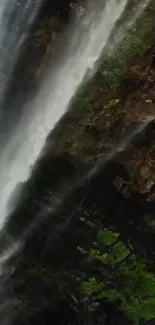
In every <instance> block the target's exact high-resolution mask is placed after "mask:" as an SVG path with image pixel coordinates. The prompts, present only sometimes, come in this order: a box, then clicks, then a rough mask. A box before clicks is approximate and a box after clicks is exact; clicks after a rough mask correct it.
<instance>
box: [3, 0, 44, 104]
mask: <svg viewBox="0 0 155 325" xmlns="http://www.w3.org/2000/svg"><path fill="white" fill-rule="evenodd" d="M41 2H42V0H38V1H33V0H19V1H18V0H11V1H10V0H1V3H0V81H1V83H0V103H1V102H2V101H3V97H4V94H5V89H6V86H7V83H8V82H9V79H10V76H11V72H12V69H13V67H14V64H15V62H16V60H17V58H18V53H19V51H20V48H21V46H22V44H23V42H24V40H25V39H26V38H27V36H28V33H29V29H30V26H31V25H32V23H33V22H34V19H35V17H36V14H37V12H38V10H39V7H40V4H41Z"/></svg>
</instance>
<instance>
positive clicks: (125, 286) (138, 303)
mask: <svg viewBox="0 0 155 325" xmlns="http://www.w3.org/2000/svg"><path fill="white" fill-rule="evenodd" d="M87 224H89V223H87ZM90 226H91V227H92V226H93V224H92V223H91V224H90ZM85 253H86V252H85ZM87 253H88V254H89V255H90V256H91V258H93V259H94V260H98V261H99V262H100V263H101V264H100V266H99V270H100V271H99V274H98V276H93V277H90V278H88V279H87V280H86V281H85V282H84V283H83V285H82V288H83V290H84V292H85V294H87V295H88V296H90V298H91V299H96V298H100V299H105V300H107V301H110V302H118V303H119V306H120V309H121V310H123V311H124V312H125V314H126V315H127V316H128V317H129V318H130V319H131V320H132V321H133V322H134V323H138V321H139V320H140V319H145V320H150V319H152V318H153V317H155V277H154V275H153V274H152V273H150V272H149V271H148V270H147V267H146V265H145V262H144V261H141V260H139V259H137V258H136V256H135V254H134V252H133V250H132V247H130V246H129V247H127V246H126V245H125V244H124V243H123V241H122V240H121V239H120V235H119V234H118V233H116V232H114V231H112V230H109V229H101V230H99V231H98V233H97V238H96V242H94V244H93V247H92V248H91V249H90V250H89V251H88V252H87Z"/></svg>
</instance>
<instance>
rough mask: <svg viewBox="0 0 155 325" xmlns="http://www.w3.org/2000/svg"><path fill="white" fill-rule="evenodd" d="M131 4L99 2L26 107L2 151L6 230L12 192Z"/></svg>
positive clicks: (0, 221)
mask: <svg viewBox="0 0 155 325" xmlns="http://www.w3.org/2000/svg"><path fill="white" fill-rule="evenodd" d="M127 3H128V0H119V1H118V0H107V1H104V2H103V1H98V2H95V6H93V5H92V8H90V9H89V11H88V13H87V15H86V16H85V17H83V19H82V20H81V22H80V25H78V26H74V28H73V31H72V33H71V31H69V37H68V46H67V49H66V52H65V51H64V53H63V56H62V58H61V61H60V62H59V65H57V67H56V68H52V67H51V70H50V71H49V73H48V74H47V75H46V79H45V80H44V82H43V83H42V85H41V87H40V90H39V91H38V94H37V97H36V98H35V99H34V100H33V101H32V103H27V105H25V114H24V115H23V117H22V119H21V120H20V123H19V124H18V125H17V126H16V129H15V131H14V133H13V134H12V137H11V139H10V141H9V142H8V144H7V146H6V147H5V148H4V149H3V150H1V156H0V208H1V210H0V228H1V229H2V227H3V225H4V223H5V221H6V217H7V216H8V214H9V213H10V212H11V211H9V210H8V202H9V198H10V196H11V195H12V192H13V191H14V189H15V188H16V186H17V184H18V183H19V182H23V181H26V180H27V178H28V177H29V175H30V171H31V166H32V165H33V164H34V162H35V161H36V159H37V157H38V155H39V154H40V151H41V149H42V148H43V146H44V142H45V139H46V137H47V135H48V133H49V132H50V131H51V130H52V129H53V127H54V126H55V124H56V123H57V122H58V120H59V119H60V117H61V116H62V115H63V114H64V113H65V112H66V110H67V108H68V105H69V103H70V101H71V99H72V97H73V96H74V94H75V93H76V91H77V90H78V88H79V86H80V84H81V83H82V81H83V80H84V78H85V76H86V74H87V72H88V70H89V69H90V70H93V68H94V67H95V65H96V62H97V61H98V59H99V57H100V55H101V53H102V51H103V50H105V49H106V47H107V45H108V41H109V38H110V35H111V33H112V32H113V31H114V28H115V26H116V23H117V22H118V20H119V19H120V17H121V16H122V14H123V12H124V10H125V8H126V5H127ZM145 4H147V1H146V2H145ZM143 7H144V6H143ZM132 18H133V17H132ZM132 20H133V19H132ZM128 25H129V21H127V22H125V24H124V32H125V30H126V27H128ZM70 36H71V37H70ZM122 36H123V35H122ZM69 38H70V39H69ZM119 40H120V35H119ZM115 44H116V41H115ZM57 64H58V63H57ZM16 248H18V245H14V246H12V248H11V249H10V250H8V251H7V252H6V253H7V254H6V255H5V252H4V254H3V258H2V260H5V259H6V256H7V258H9V256H10V254H12V252H13V251H14V250H16Z"/></svg>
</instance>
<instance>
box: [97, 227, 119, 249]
mask: <svg viewBox="0 0 155 325" xmlns="http://www.w3.org/2000/svg"><path fill="white" fill-rule="evenodd" d="M118 237H119V234H117V233H115V232H113V231H111V230H108V229H102V230H100V231H99V232H98V235H97V240H98V242H99V243H100V244H104V245H107V246H108V245H112V244H114V243H115V241H116V239H117V238H118Z"/></svg>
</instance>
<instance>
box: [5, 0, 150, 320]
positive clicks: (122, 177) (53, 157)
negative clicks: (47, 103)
mask: <svg viewBox="0 0 155 325" xmlns="http://www.w3.org/2000/svg"><path fill="white" fill-rule="evenodd" d="M154 10H155V9H154V4H151V5H150V7H149V9H148V10H147V11H146V12H145V13H144V16H143V17H142V19H141V20H140V21H138V22H137V25H136V26H135V28H137V34H136V35H138V36H137V38H136V36H135V32H133V31H132V32H131V33H129V34H128V35H127V38H126V40H125V43H123V44H121V47H120V49H118V52H117V53H116V55H115V57H112V58H110V59H107V60H104V63H103V66H101V68H100V70H99V71H98V72H97V73H96V75H95V77H94V78H93V79H92V80H91V81H90V83H89V84H88V85H87V86H86V87H85V89H82V90H81V91H80V92H79V94H77V96H76V97H75V99H74V100H73V103H72V107H71V109H70V112H69V113H68V114H66V116H64V118H63V119H62V121H60V123H59V125H58V126H57V129H56V130H54V131H53V132H52V133H51V135H49V137H48V139H47V150H45V153H46V154H45V155H44V157H42V158H41V159H40V161H39V162H38V163H37V165H36V167H35V169H34V171H33V175H32V178H31V180H30V181H29V182H28V184H26V192H25V193H26V195H25V199H23V201H22V202H21V203H20V206H19V207H18V209H17V211H16V212H15V213H14V214H13V215H12V216H11V218H10V221H9V222H8V224H7V226H6V231H9V233H10V234H11V236H13V237H14V236H15V237H16V236H19V235H22V233H23V232H24V230H25V228H26V227H27V226H29V225H30V224H32V221H34V220H37V222H36V223H35V222H34V223H33V227H32V228H31V230H30V232H29V233H28V236H27V238H26V245H25V247H24V249H23V251H22V255H21V257H20V260H19V261H18V263H17V265H16V269H15V270H14V272H13V273H12V275H11V278H10V279H9V280H8V285H7V287H8V288H11V287H13V290H12V291H11V289H8V293H7V294H8V295H9V296H10V304H11V305H12V306H13V314H12V316H11V317H12V319H13V324H16V325H17V324H20V325H21V324H33V325H34V324H37V325H39V324H40V325H41V324H51V322H54V319H55V321H56V323H57V324H61V323H62V322H63V323H65V324H73V323H74V324H79V323H80V324H90V323H91V324H102V325H104V324H114V323H115V324H116V323H118V324H121V323H122V324H126V325H127V324H133V319H129V318H130V317H128V314H129V313H127V312H126V309H125V307H124V309H123V308H121V307H120V306H122V305H121V304H120V300H121V298H122V297H120V296H119V299H112V300H111V301H110V299H109V298H107V297H108V296H106V298H105V296H104V297H103V296H102V297H101V296H100V297H97V295H96V294H94V295H93V297H90V296H89V295H88V296H87V295H86V294H85V293H84V292H83V290H82V289H81V286H82V284H83V283H84V282H85V280H87V279H88V278H91V277H95V278H96V279H100V280H101V281H102V282H105V283H106V285H107V284H110V286H109V287H108V292H111V291H110V290H111V288H113V290H114V289H115V291H117V292H115V293H117V294H118V288H119V285H120V269H119V266H118V264H120V265H121V267H122V264H121V263H126V261H127V263H128V268H129V270H130V271H131V269H130V263H131V255H132V263H133V260H134V264H133V265H134V267H136V265H137V263H139V261H143V263H144V261H145V265H146V269H147V272H154V254H155V248H154V231H155V219H154V208H155V167H154V160H155V153H154V150H155V145H154V136H155V122H154V119H155V118H154V117H155V112H154V102H155V86H154V80H155V71H154V59H155V56H154V53H155V52H154V37H153V36H152V34H153V31H154V19H153V17H154V15H153V13H154ZM142 26H143V28H144V30H143V32H142V34H143V37H146V36H148V35H149V37H150V38H149V40H148V39H147V44H145V48H144V46H142V45H143V39H142V38H141V39H142V41H141V42H140V41H138V40H139V37H140V36H139V34H138V33H139V31H140V32H141V28H142ZM138 28H139V29H138ZM62 31H63V23H62V22H61V21H59V20H58V19H55V18H51V19H50V20H47V21H46V22H45V23H44V24H43V25H42V27H41V28H40V29H39V30H38V31H37V32H36V33H35V34H34V36H32V39H30V41H29V42H28V44H27V45H26V47H25V50H24V51H25V52H24V53H25V54H24V56H23V60H28V55H29V54H30V56H31V59H32V57H33V55H34V54H35V51H36V52H37V53H38V54H39V56H38V62H34V63H33V64H32V68H31V69H30V70H29V76H27V77H26V78H28V79H27V80H30V79H31V76H33V82H34V84H35V83H37V82H38V81H37V80H39V78H41V77H42V75H43V73H44V67H46V65H47V62H48V59H49V57H50V56H51V55H52V54H53V51H54V49H55V44H56V43H57V40H58V38H59V35H61V32H62ZM141 37H142V35H141ZM34 40H35V42H34ZM32 41H33V42H32ZM134 42H135V43H134ZM137 42H139V43H137ZM126 44H127V45H126ZM133 44H136V50H135V51H133V48H134V49H135V47H134V46H133ZM137 44H138V45H137ZM42 49H43V50H42ZM131 49H132V51H131ZM129 51H131V52H130V53H129ZM120 52H121V53H123V55H124V56H123V57H121V56H120ZM131 57H132V60H131V61H130V59H131ZM25 58H26V59H25ZM120 61H121V62H122V63H121V64H122V66H121V65H119V62H120ZM22 62H23V61H22ZM26 62H28V61H26ZM22 64H23V63H22ZM122 67H123V68H122ZM122 71H123V75H122ZM17 72H18V69H17ZM110 73H111V74H110ZM30 75H31V76H30ZM107 76H108V77H107ZM18 79H19V78H17V84H16V83H15V88H16V87H17V85H18ZM23 80H24V79H23ZM25 80H26V79H25ZM23 85H24V81H23ZM21 87H22V86H21ZM30 88H31V85H30ZM11 89H12V86H11V87H10V91H11ZM53 137H54V138H55V144H54V146H52V148H51V146H50V143H51V139H52V138H53ZM46 151H47V152H46ZM35 218H36V219H35ZM103 228H104V229H108V230H110V231H113V232H114V233H115V234H116V233H117V234H118V236H120V238H121V241H120V242H121V245H122V246H121V247H123V249H124V250H125V252H129V251H130V250H132V254H131V251H130V253H129V254H128V253H127V255H126V253H125V255H123V253H122V252H121V253H119V258H120V255H121V258H122V256H123V258H122V260H121V259H120V260H119V263H118V264H117V265H116V264H114V265H115V266H114V267H113V263H114V262H113V261H112V260H111V258H112V257H111V255H106V256H107V258H109V259H110V261H111V262H109V264H108V266H107V264H106V263H105V260H104V261H103V260H102V262H103V263H102V265H100V263H99V261H98V260H99V257H101V254H100V255H99V253H100V251H99V250H100V247H98V248H97V250H98V253H97V251H95V249H96V248H95V249H94V251H95V254H98V255H96V256H95V259H94V255H93V254H94V253H93V254H92V251H91V253H90V252H89V254H88V251H90V250H91V249H92V247H94V246H93V245H94V242H96V234H97V233H98V230H100V229H103ZM110 234H111V233H108V235H109V236H110ZM4 236H5V234H4ZM109 238H110V237H108V240H109ZM2 241H3V238H2ZM112 242H113V240H112V241H111V242H110V244H111V245H112ZM104 244H105V242H104ZM117 244H118V243H116V245H117ZM119 245H120V243H119ZM123 245H124V246H123ZM124 247H125V248H124ZM114 248H116V246H114V247H113V246H110V250H108V252H107V251H106V252H104V254H110V252H111V251H113V249H114ZM113 252H114V251H113ZM112 256H113V257H114V253H113V255H112ZM104 258H105V255H104ZM102 259H103V255H102ZM137 261H138V262H137ZM100 262H101V261H100ZM124 265H125V266H126V264H123V266H124ZM115 269H119V271H118V273H117V277H116V274H114V270H115ZM137 272H142V271H141V269H140V271H139V269H138V271H137ZM141 274H142V273H141ZM153 274H154V273H153ZM128 278H129V279H131V276H130V275H129V277H128ZM121 279H122V277H121ZM137 281H139V278H138V280H137ZM131 283H132V282H131ZM140 286H141V283H140ZM152 286H153V285H152ZM5 288H6V287H5ZM89 289H90V288H89ZM123 290H125V289H122V291H123ZM135 290H138V289H137V287H136V289H135ZM113 293H114V292H113ZM119 293H120V292H119ZM104 294H105V293H104ZM122 294H123V293H122ZM127 294H128V293H127ZM132 294H133V296H134V297H135V292H134V293H133V292H132ZM102 295H103V291H102ZM140 297H141V296H140ZM135 299H138V298H137V297H136V298H135ZM109 301H110V303H109ZM94 303H95V304H94ZM14 304H15V305H16V306H17V311H16V308H14ZM130 307H131V306H130ZM134 307H135V306H134ZM136 308H138V307H137V306H136ZM151 315H152V314H151ZM134 316H135V314H134ZM139 318H141V317H139ZM151 318H152V316H151Z"/></svg>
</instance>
